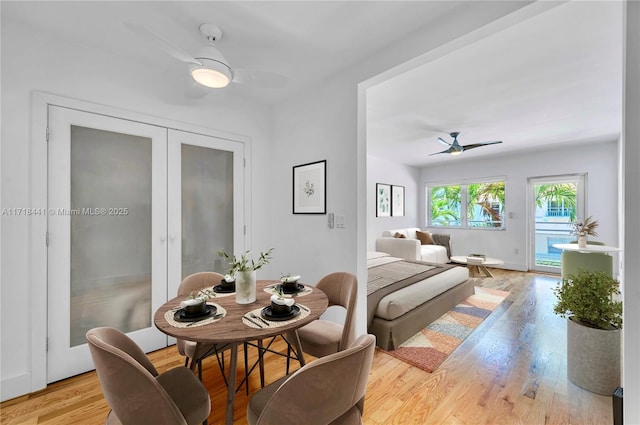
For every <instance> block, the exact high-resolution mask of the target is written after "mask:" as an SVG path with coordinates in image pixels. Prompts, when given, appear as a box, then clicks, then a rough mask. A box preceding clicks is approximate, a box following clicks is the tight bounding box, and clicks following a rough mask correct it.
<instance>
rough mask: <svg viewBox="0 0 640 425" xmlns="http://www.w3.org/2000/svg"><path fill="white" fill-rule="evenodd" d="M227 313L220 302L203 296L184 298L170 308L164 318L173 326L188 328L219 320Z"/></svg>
mask: <svg viewBox="0 0 640 425" xmlns="http://www.w3.org/2000/svg"><path fill="white" fill-rule="evenodd" d="M226 314H227V311H226V310H225V308H224V307H222V306H221V305H219V304H216V303H211V302H207V301H206V299H203V298H190V299H186V300H183V301H182V302H181V303H180V306H179V307H176V308H173V309H171V310H168V311H167V312H166V313H165V314H164V318H165V320H166V321H167V322H168V323H169V324H170V325H172V326H175V327H178V328H188V327H197V326H204V325H208V324H210V323H214V322H217V321H218V320H220V319H222V318H223V317H224V316H225V315H226Z"/></svg>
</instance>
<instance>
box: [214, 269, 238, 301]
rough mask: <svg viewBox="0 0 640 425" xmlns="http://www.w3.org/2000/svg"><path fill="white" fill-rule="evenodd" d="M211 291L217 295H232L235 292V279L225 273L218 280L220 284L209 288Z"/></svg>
mask: <svg viewBox="0 0 640 425" xmlns="http://www.w3.org/2000/svg"><path fill="white" fill-rule="evenodd" d="M211 291H213V292H214V293H215V295H216V296H217V297H228V296H230V295H234V294H235V293H236V280H235V278H234V277H233V276H232V275H230V274H227V275H225V276H224V278H223V279H222V280H220V284H218V285H215V286H213V287H212V288H211Z"/></svg>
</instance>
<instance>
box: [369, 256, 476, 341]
mask: <svg viewBox="0 0 640 425" xmlns="http://www.w3.org/2000/svg"><path fill="white" fill-rule="evenodd" d="M367 268H368V281H367V328H368V332H369V333H372V334H374V335H375V336H376V343H377V345H378V346H379V347H380V348H383V349H385V350H393V349H395V348H396V347H398V346H399V345H400V344H402V343H403V342H405V341H406V340H407V339H409V338H410V337H412V336H413V335H415V334H416V333H417V332H418V331H420V330H421V329H423V328H424V327H425V326H427V325H428V324H429V323H431V322H433V321H434V320H436V319H437V318H438V317H440V316H442V315H443V314H444V313H446V312H447V311H449V310H451V309H452V308H453V307H455V306H456V305H458V304H459V303H460V302H462V301H463V300H465V299H466V298H467V297H469V296H471V295H473V292H474V285H473V280H471V279H469V270H468V269H467V268H466V267H460V266H458V265H454V264H435V263H426V262H421V261H408V260H405V259H402V258H396V257H391V256H390V255H389V254H386V253H382V252H370V253H368V255H367Z"/></svg>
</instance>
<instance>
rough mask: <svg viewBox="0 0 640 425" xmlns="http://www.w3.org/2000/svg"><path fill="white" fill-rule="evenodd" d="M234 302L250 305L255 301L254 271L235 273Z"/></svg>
mask: <svg viewBox="0 0 640 425" xmlns="http://www.w3.org/2000/svg"><path fill="white" fill-rule="evenodd" d="M235 278H236V302H237V303H238V304H251V303H252V302H254V301H255V300H256V271H255V270H251V271H246V272H236V273H235Z"/></svg>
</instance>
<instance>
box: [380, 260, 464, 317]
mask: <svg viewBox="0 0 640 425" xmlns="http://www.w3.org/2000/svg"><path fill="white" fill-rule="evenodd" d="M400 260H403V259H402V258H395V257H391V256H389V254H385V253H373V252H371V253H368V255H367V267H375V266H377V265H380V264H386V263H390V262H393V261H400ZM468 278H469V270H468V269H467V268H466V267H454V268H452V269H449V270H446V271H444V272H442V273H439V274H437V275H435V276H432V277H430V278H428V279H425V280H421V281H420V282H417V283H414V284H413V285H410V286H407V287H406V288H402V289H399V290H398V291H395V292H393V293H391V294H389V295H387V296H385V297H384V298H382V299H381V300H380V302H379V303H378V307H377V309H376V312H375V316H377V317H380V318H382V319H386V320H393V319H395V318H397V317H400V316H402V315H403V314H405V313H407V312H408V311H411V310H413V309H414V308H416V307H418V306H420V305H422V304H424V303H425V302H427V301H429V300H430V299H432V298H433V297H435V296H437V295H440V294H441V293H443V292H445V291H447V290H449V289H451V288H453V287H454V286H456V285H458V284H460V283H462V282H464V281H466V280H467V279H468Z"/></svg>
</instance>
